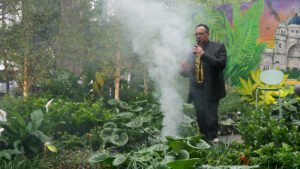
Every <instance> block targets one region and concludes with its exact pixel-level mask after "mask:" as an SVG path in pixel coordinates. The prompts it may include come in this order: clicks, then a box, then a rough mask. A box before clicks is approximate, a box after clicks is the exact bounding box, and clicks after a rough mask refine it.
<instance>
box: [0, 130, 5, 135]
mask: <svg viewBox="0 0 300 169" xmlns="http://www.w3.org/2000/svg"><path fill="white" fill-rule="evenodd" d="M3 131H4V128H0V136H1V133H2V132H3Z"/></svg>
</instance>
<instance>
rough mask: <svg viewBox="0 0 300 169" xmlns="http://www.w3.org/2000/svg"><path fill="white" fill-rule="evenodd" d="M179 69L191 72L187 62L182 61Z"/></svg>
mask: <svg viewBox="0 0 300 169" xmlns="http://www.w3.org/2000/svg"><path fill="white" fill-rule="evenodd" d="M181 69H182V70H183V71H189V70H191V65H190V64H189V63H188V62H187V61H184V62H182V63H181Z"/></svg>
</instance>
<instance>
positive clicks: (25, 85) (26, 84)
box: [23, 57, 29, 98]
mask: <svg viewBox="0 0 300 169" xmlns="http://www.w3.org/2000/svg"><path fill="white" fill-rule="evenodd" d="M28 91H29V82H28V58H27V57H24V79H23V96H24V98H27V97H28Z"/></svg>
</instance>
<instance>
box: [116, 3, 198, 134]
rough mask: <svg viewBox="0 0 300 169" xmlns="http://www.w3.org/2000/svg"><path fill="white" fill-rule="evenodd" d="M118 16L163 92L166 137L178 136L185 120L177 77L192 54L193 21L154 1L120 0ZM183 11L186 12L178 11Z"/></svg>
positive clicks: (161, 100)
mask: <svg viewBox="0 0 300 169" xmlns="http://www.w3.org/2000/svg"><path fill="white" fill-rule="evenodd" d="M115 2H117V5H118V8H117V9H114V12H115V15H116V16H117V17H118V18H119V19H120V21H121V23H122V26H125V27H126V29H127V30H128V33H129V36H130V38H131V41H132V44H133V45H132V46H133V51H134V52H136V53H137V54H138V55H139V56H141V57H142V59H143V60H144V61H146V62H147V63H148V64H147V66H148V68H149V74H150V77H151V78H152V79H153V80H154V82H155V85H156V87H157V88H158V89H159V90H160V103H161V110H162V112H163V113H164V119H163V130H162V133H163V135H178V134H177V127H178V125H179V124H180V123H181V120H182V119H183V113H182V103H183V102H184V101H183V99H182V98H181V96H180V95H179V93H178V91H177V89H178V88H179V87H178V86H180V85H181V84H178V82H177V80H176V77H178V75H179V70H180V62H181V61H182V60H183V59H184V58H186V57H187V54H188V53H189V52H191V43H190V41H189V39H188V38H187V35H188V32H192V31H193V30H191V26H190V19H189V18H188V17H186V16H178V14H179V13H181V14H184V13H186V12H184V10H185V9H184V8H183V7H182V8H181V9H179V8H177V10H176V13H175V12H174V11H175V10H171V9H170V8H167V7H166V5H165V4H164V3H163V2H161V1H160V2H158V1H154V0H118V1H115ZM178 10H182V11H178Z"/></svg>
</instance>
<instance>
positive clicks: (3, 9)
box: [1, 2, 9, 94]
mask: <svg viewBox="0 0 300 169" xmlns="http://www.w3.org/2000/svg"><path fill="white" fill-rule="evenodd" d="M1 6H2V22H1V23H2V33H3V35H4V36H5V35H6V34H5V31H6V30H5V29H6V23H5V15H4V13H5V12H6V10H5V8H6V4H5V2H2V3H1ZM4 39H5V38H4ZM2 50H3V65H4V78H5V83H6V93H7V94H9V77H8V71H7V54H6V52H7V51H6V50H7V49H6V40H4V41H3V48H2Z"/></svg>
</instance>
